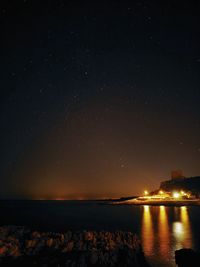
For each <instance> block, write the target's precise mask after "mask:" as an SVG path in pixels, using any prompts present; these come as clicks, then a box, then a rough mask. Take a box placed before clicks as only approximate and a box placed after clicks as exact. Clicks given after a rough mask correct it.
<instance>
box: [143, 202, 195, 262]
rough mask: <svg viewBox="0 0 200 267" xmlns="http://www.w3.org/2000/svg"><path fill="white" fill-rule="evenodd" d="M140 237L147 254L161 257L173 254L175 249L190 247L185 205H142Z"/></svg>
mask: <svg viewBox="0 0 200 267" xmlns="http://www.w3.org/2000/svg"><path fill="white" fill-rule="evenodd" d="M170 211H172V213H171V212H170ZM141 239H142V245H143V249H144V252H145V254H146V255H147V256H152V255H154V256H155V255H156V254H157V255H159V257H161V258H162V257H166V256H167V255H170V254H171V255H174V251H175V250H176V249H180V248H183V247H192V233H191V226H190V219H189V215H188V209H187V207H180V208H173V207H171V208H169V207H165V206H159V207H152V206H143V211H142V227H141Z"/></svg>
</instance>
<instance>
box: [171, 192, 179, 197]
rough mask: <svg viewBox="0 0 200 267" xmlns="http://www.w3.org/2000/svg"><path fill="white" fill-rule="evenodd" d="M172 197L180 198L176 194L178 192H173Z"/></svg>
mask: <svg viewBox="0 0 200 267" xmlns="http://www.w3.org/2000/svg"><path fill="white" fill-rule="evenodd" d="M172 196H173V197H174V198H180V193H178V192H173V194H172Z"/></svg>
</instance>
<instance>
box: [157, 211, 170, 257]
mask: <svg viewBox="0 0 200 267" xmlns="http://www.w3.org/2000/svg"><path fill="white" fill-rule="evenodd" d="M169 233H170V231H169V224H168V216H167V211H166V207H165V206H160V207H159V218H158V238H159V246H160V247H159V249H160V254H161V255H162V256H166V255H167V253H168V252H169V249H170V248H169V239H170V234H169Z"/></svg>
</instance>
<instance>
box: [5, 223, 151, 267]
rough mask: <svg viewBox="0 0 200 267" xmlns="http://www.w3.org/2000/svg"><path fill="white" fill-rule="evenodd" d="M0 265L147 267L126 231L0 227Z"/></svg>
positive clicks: (138, 245) (131, 235) (134, 236)
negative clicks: (45, 231)
mask: <svg viewBox="0 0 200 267" xmlns="http://www.w3.org/2000/svg"><path fill="white" fill-rule="evenodd" d="M0 266H57V267H61V266H68V267H86V266H88V267H90V266H91V267H100V266H113V267H125V266H126V267H129V266H130V267H149V265H148V263H147V262H146V260H145V257H144V254H143V251H142V248H141V244H140V241H139V240H138V238H137V236H136V235H134V234H133V233H130V232H122V231H116V232H105V231H101V232H94V231H80V232H72V231H67V232H66V233H42V232H36V231H34V232H32V231H31V230H29V229H26V228H24V227H16V226H6V227H0Z"/></svg>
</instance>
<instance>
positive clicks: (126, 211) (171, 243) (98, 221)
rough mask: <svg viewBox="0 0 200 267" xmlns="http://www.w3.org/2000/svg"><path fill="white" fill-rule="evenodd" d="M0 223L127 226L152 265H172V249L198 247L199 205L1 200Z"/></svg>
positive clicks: (56, 227)
mask: <svg viewBox="0 0 200 267" xmlns="http://www.w3.org/2000/svg"><path fill="white" fill-rule="evenodd" d="M0 214H1V216H0V225H7V224H13V225H25V226H28V227H31V228H32V229H37V230H41V231H58V232H63V231H67V230H68V229H72V230H84V229H85V230H109V231H114V230H126V231H132V232H135V233H137V234H138V236H139V237H140V239H141V241H142V245H143V249H144V252H145V255H146V256H147V258H148V259H149V261H150V262H151V263H152V266H154V267H174V266H175V262H174V251H175V250H176V249H180V248H183V247H184V248H194V249H200V227H199V226H200V207H198V206H193V207H192V206H190V207H164V206H130V205H119V206H118V205H103V204H102V203H101V202H97V201H0Z"/></svg>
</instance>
